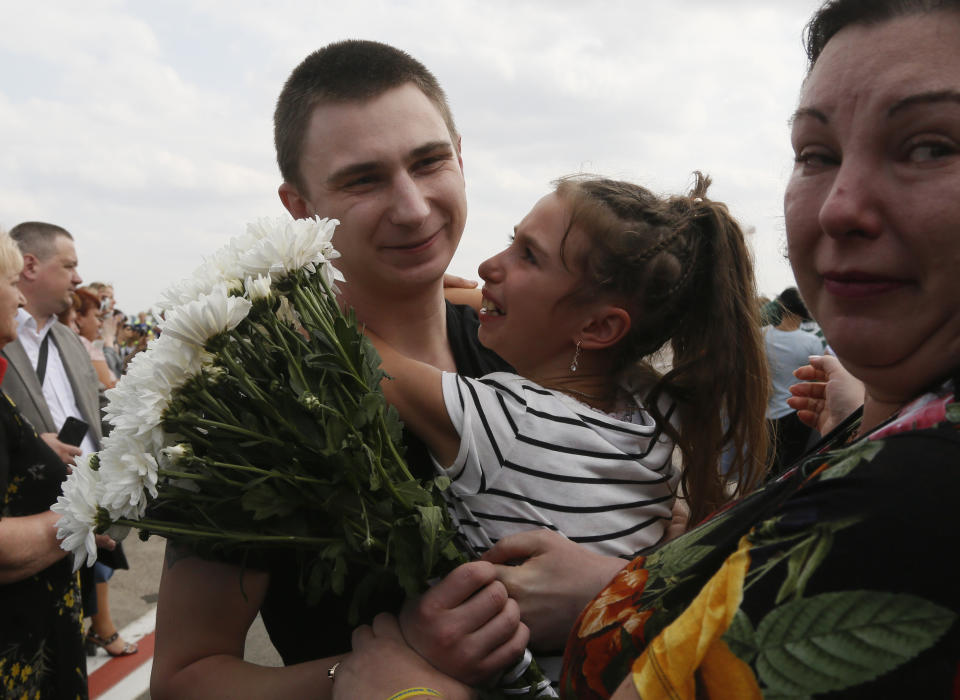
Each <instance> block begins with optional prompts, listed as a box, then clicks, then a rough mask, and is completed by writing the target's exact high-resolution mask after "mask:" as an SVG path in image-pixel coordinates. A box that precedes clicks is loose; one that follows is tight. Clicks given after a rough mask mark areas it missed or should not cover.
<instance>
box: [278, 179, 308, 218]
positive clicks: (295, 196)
mask: <svg viewBox="0 0 960 700" xmlns="http://www.w3.org/2000/svg"><path fill="white" fill-rule="evenodd" d="M277 194H279V195H280V201H281V202H283V206H284V207H286V209H287V211H288V212H290V216H292V217H293V218H294V219H309V218H310V217H311V216H313V211H312V210H311V207H310V203H309V202H307V200H305V199H304V198H303V197H301V196H300V193H299V192H297V188H296V187H294V186H293V185H291V184H290V183H289V182H284V183H283V184H282V185H280V188H279V189H278V190H277Z"/></svg>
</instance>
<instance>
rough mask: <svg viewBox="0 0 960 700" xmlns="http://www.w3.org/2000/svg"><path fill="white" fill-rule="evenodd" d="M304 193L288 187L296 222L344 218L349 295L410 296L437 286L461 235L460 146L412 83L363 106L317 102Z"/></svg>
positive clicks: (340, 232) (286, 197)
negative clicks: (357, 291) (411, 292)
mask: <svg viewBox="0 0 960 700" xmlns="http://www.w3.org/2000/svg"><path fill="white" fill-rule="evenodd" d="M300 167H301V171H302V174H303V180H304V182H305V183H306V189H307V191H306V192H297V191H295V190H294V189H293V188H292V186H291V185H289V184H286V183H285V184H284V185H283V186H281V189H280V194H281V199H283V201H284V204H285V205H286V206H287V209H288V210H290V213H291V214H293V216H295V217H301V216H312V215H319V216H322V217H330V218H336V219H339V220H340V226H339V227H338V228H337V232H336V234H335V236H334V240H333V243H334V246H335V247H336V248H337V250H338V251H339V252H340V253H341V255H342V257H341V258H340V259H339V260H337V262H336V266H337V267H338V268H339V269H340V271H341V272H343V275H344V277H345V278H346V285H345V287H346V291H347V295H348V296H349V295H350V293H351V292H350V290H351V289H355V288H357V287H360V288H362V289H363V290H364V293H365V294H367V295H369V294H376V293H380V294H390V295H396V294H404V293H405V291H406V290H416V289H419V288H422V286H423V285H424V284H431V283H435V282H437V281H438V280H439V279H440V278H441V277H442V275H443V272H444V271H445V270H446V268H447V265H448V264H449V262H450V259H451V258H452V257H453V254H454V252H455V251H456V249H457V244H458V243H459V242H460V236H461V235H462V234H463V227H464V225H465V223H466V216H467V200H466V190H465V186H464V179H463V170H462V165H461V160H460V154H459V144H457V143H455V142H454V141H453V137H452V136H451V134H450V132H449V130H448V129H447V125H446V123H445V122H444V120H443V117H442V116H441V114H440V112H439V110H438V109H437V107H436V106H435V105H434V104H433V103H432V102H431V101H430V100H429V99H428V98H427V96H426V95H424V93H423V92H422V91H421V90H420V89H419V88H417V87H416V86H414V85H413V84H411V83H408V84H405V85H402V86H400V87H397V88H393V89H391V90H388V91H387V92H385V93H383V94H381V95H379V96H377V97H374V98H372V99H369V100H366V101H362V102H340V103H328V104H321V105H319V106H317V107H316V108H315V110H314V112H313V115H312V117H311V119H310V124H309V127H308V129H307V133H306V136H305V138H304V144H303V157H302V159H301V165H300Z"/></svg>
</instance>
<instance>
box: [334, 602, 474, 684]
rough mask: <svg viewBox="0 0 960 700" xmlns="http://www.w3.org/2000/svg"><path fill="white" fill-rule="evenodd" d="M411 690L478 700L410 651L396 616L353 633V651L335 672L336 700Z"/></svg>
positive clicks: (382, 617) (379, 617)
mask: <svg viewBox="0 0 960 700" xmlns="http://www.w3.org/2000/svg"><path fill="white" fill-rule="evenodd" d="M409 688H430V689H432V690H435V691H437V692H438V693H440V695H441V696H442V697H443V698H444V700H469V698H473V697H475V695H474V693H473V691H472V690H471V689H470V688H469V687H468V686H465V685H463V684H462V683H459V682H458V681H455V680H454V679H452V678H450V677H449V676H447V675H446V674H444V673H442V672H441V671H438V670H437V669H436V668H434V667H433V666H431V665H430V664H429V663H427V661H426V660H425V659H424V658H423V657H422V656H420V655H419V654H417V652H415V651H414V650H413V649H411V648H410V646H409V645H408V644H407V643H406V641H404V638H403V634H402V633H401V631H400V625H399V624H398V623H397V618H395V617H394V616H393V615H388V614H386V613H382V614H380V615H377V617H376V618H374V620H373V625H372V626H368V625H364V626H362V627H358V628H357V629H356V630H354V632H353V651H352V652H351V653H350V654H348V655H347V656H346V658H344V660H343V661H342V662H340V664H339V665H338V666H337V668H336V673H335V676H334V680H333V697H334V700H338V699H345V698H349V699H350V700H354V699H355V698H389V697H391V696H392V695H394V694H396V693H398V692H400V691H402V690H407V689H409ZM412 697H417V698H419V697H430V696H429V695H423V696H412Z"/></svg>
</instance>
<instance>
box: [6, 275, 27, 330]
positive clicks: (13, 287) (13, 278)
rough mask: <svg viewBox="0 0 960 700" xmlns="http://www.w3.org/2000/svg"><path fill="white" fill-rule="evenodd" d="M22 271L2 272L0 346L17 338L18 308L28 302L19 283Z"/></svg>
mask: <svg viewBox="0 0 960 700" xmlns="http://www.w3.org/2000/svg"><path fill="white" fill-rule="evenodd" d="M19 281H20V271H19V270H17V271H16V272H14V273H12V274H0V347H3V346H4V345H6V344H7V343H9V342H11V341H14V340H16V339H17V309H19V308H20V307H21V306H23V305H24V304H26V303H27V302H26V299H24V298H23V294H21V293H20V288H19V287H18V286H17V283H18V282H19Z"/></svg>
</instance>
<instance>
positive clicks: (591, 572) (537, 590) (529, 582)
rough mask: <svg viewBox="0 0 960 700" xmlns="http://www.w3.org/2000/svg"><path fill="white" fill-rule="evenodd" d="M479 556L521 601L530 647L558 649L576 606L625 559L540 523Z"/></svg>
mask: <svg viewBox="0 0 960 700" xmlns="http://www.w3.org/2000/svg"><path fill="white" fill-rule="evenodd" d="M483 559H484V560H485V561H489V562H492V563H494V564H497V565H498V566H497V567H496V569H497V576H498V578H499V579H500V580H501V581H503V584H504V585H505V586H506V587H507V591H508V592H509V593H510V597H511V598H515V599H516V600H517V602H518V603H519V604H520V613H521V619H522V620H523V621H524V622H525V623H526V624H527V626H528V627H529V628H530V647H531V650H532V651H556V650H559V649H562V648H563V646H564V644H566V641H567V636H568V635H569V634H570V629H571V628H572V627H573V623H574V622H575V621H576V619H577V616H578V615H579V614H580V611H581V610H583V608H584V607H585V606H586V604H587V603H589V602H590V601H591V600H593V598H594V597H595V596H596V595H597V593H599V592H600V591H601V590H603V588H604V586H606V585H607V584H608V583H609V582H610V579H612V578H613V577H614V575H615V574H616V573H617V572H618V571H620V569H622V568H623V567H624V566H626V565H627V562H626V561H624V560H623V559H618V558H617V557H608V556H604V555H602V554H596V553H594V552H591V551H590V550H588V549H587V548H586V547H583V546H581V545H579V544H576V543H575V542H571V541H570V540H568V539H567V538H566V537H564V536H563V535H560V534H558V533H556V532H553V531H552V530H543V529H541V530H530V531H528V532H521V533H519V534H516V535H511V536H509V537H505V538H503V539H502V540H500V541H499V542H497V544H495V545H494V546H493V547H492V548H491V549H490V550H488V551H487V552H486V553H485V554H484V555H483ZM510 564H516V565H515V566H511V565H510Z"/></svg>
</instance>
